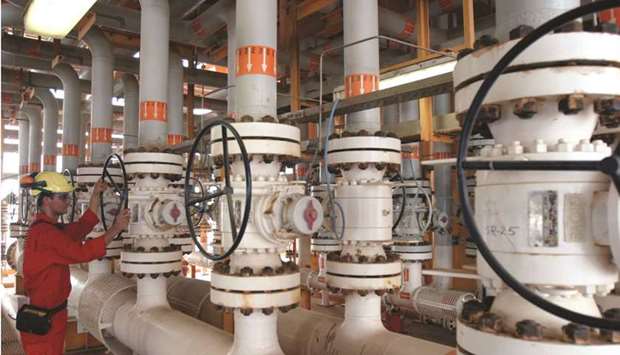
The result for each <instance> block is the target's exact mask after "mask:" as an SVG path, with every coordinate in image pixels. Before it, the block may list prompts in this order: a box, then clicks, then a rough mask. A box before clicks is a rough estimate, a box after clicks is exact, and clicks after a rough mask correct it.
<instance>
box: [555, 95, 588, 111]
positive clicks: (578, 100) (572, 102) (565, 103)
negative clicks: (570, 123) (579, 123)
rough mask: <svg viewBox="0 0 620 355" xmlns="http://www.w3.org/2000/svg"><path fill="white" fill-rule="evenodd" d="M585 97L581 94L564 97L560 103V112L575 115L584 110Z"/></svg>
mask: <svg viewBox="0 0 620 355" xmlns="http://www.w3.org/2000/svg"><path fill="white" fill-rule="evenodd" d="M584 106H585V104H584V96H583V95H580V94H574V95H567V96H564V97H563V98H562V99H560V101H558V111H560V112H562V113H563V114H565V115H574V114H576V113H578V112H579V111H581V110H583V107H584Z"/></svg>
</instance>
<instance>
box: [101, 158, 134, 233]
mask: <svg viewBox="0 0 620 355" xmlns="http://www.w3.org/2000/svg"><path fill="white" fill-rule="evenodd" d="M113 159H116V160H117V161H118V163H119V165H120V168H121V172H122V174H123V175H122V176H123V185H122V186H119V185H118V184H117V183H116V181H114V178H113V177H112V175H111V174H110V172H109V171H108V167H109V165H110V162H112V160H113ZM101 178H102V179H104V180H105V181H107V182H109V183H110V185H111V186H112V189H113V190H114V192H115V193H117V194H118V195H119V196H120V201H119V204H118V208H117V209H116V213H115V214H114V220H116V217H117V216H118V214H119V213H120V212H121V209H123V208H127V206H128V205H129V186H128V185H129V184H128V179H127V171H126V170H125V164H124V163H123V159H122V158H121V157H120V156H119V155H118V154H116V153H114V154H110V155H109V156H108V157H107V158H106V160H105V162H104V163H103V172H102V173H101ZM99 210H100V211H101V224H102V225H103V229H104V230H106V231H107V230H108V225H107V223H106V221H105V210H104V208H103V193H102V194H101V195H100V198H99ZM121 234H122V233H120V234H119V235H118V237H120V236H121Z"/></svg>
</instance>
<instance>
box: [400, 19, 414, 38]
mask: <svg viewBox="0 0 620 355" xmlns="http://www.w3.org/2000/svg"><path fill="white" fill-rule="evenodd" d="M413 31H415V23H413V22H411V21H409V20H407V21H406V22H405V26H403V30H402V31H400V33H399V36H400V37H405V38H406V37H410V36H411V35H412V34H413Z"/></svg>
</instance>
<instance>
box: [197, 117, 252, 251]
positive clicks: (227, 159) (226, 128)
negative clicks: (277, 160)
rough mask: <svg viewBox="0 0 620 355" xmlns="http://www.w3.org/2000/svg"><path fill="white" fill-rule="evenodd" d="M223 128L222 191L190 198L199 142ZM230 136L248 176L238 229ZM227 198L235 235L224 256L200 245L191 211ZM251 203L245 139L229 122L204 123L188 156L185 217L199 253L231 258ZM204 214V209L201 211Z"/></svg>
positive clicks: (246, 222) (242, 232)
mask: <svg viewBox="0 0 620 355" xmlns="http://www.w3.org/2000/svg"><path fill="white" fill-rule="evenodd" d="M217 126H220V127H221V132H222V160H223V170H224V171H223V172H224V174H223V182H224V186H223V187H222V188H218V190H217V191H215V192H212V193H204V190H203V193H202V194H201V195H202V196H201V197H199V198H193V199H192V198H191V194H192V192H191V191H190V189H189V186H190V180H191V179H192V176H191V175H192V170H193V163H194V160H195V157H196V153H197V151H198V148H199V146H200V143H201V141H202V139H203V137H204V136H205V135H207V133H209V132H210V131H211V129H212V128H214V127H217ZM228 133H231V134H232V136H233V137H232V138H231V139H234V140H235V141H236V143H237V145H238V147H239V151H240V154H239V155H240V157H241V162H242V163H243V168H244V175H245V197H244V209H243V212H242V215H241V216H240V218H239V221H240V222H239V226H238V227H237V218H236V217H235V201H234V199H233V194H234V188H233V186H232V182H231V168H230V163H231V154H230V151H229V146H228V143H229V142H228V141H229V138H228ZM222 196H226V205H227V209H228V218H229V221H230V229H231V234H232V241H233V243H232V245H231V246H230V248H228V250H226V251H225V252H224V253H222V254H221V255H218V254H214V253H209V252H208V251H207V250H206V249H205V248H204V247H203V246H202V245H201V244H200V241H199V240H198V238H197V237H196V232H195V230H194V224H193V223H192V220H191V218H192V217H191V216H192V213H191V210H190V209H191V208H192V207H193V208H195V207H196V204H200V203H206V202H208V201H211V200H214V199H217V198H219V197H222ZM251 202H252V175H251V171H250V159H249V155H248V153H247V150H246V148H245V145H244V144H243V139H242V138H241V136H240V135H239V133H238V132H237V130H236V129H235V128H234V127H233V125H232V124H231V123H230V122H228V121H227V120H226V119H221V118H212V119H210V120H208V121H206V122H205V126H204V128H203V129H202V130H201V131H200V133H199V134H198V136H196V140H195V141H194V144H193V145H192V149H191V151H190V154H189V159H188V162H187V169H186V171H185V212H186V213H185V216H186V218H187V226H188V229H189V235H190V236H191V237H192V239H193V240H194V243H195V244H196V247H197V248H198V250H199V251H200V253H201V254H202V255H203V256H204V257H206V258H207V259H209V260H213V261H218V260H223V259H225V258H227V257H228V256H230V255H231V254H232V253H233V252H234V251H235V250H236V249H237V247H238V246H239V244H240V243H241V240H242V238H243V235H244V233H245V230H246V227H247V224H248V221H249V218H250V210H251ZM202 211H203V212H204V209H203V210H202ZM201 219H202V217H201Z"/></svg>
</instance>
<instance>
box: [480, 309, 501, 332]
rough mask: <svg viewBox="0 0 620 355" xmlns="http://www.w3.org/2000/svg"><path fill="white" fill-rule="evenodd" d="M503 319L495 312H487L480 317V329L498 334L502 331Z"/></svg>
mask: <svg viewBox="0 0 620 355" xmlns="http://www.w3.org/2000/svg"><path fill="white" fill-rule="evenodd" d="M502 328H503V321H502V318H501V317H500V316H498V315H497V314H495V313H491V312H485V313H484V314H483V315H482V316H481V317H480V330H481V331H483V332H486V333H493V334H497V333H499V332H501V331H502Z"/></svg>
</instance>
